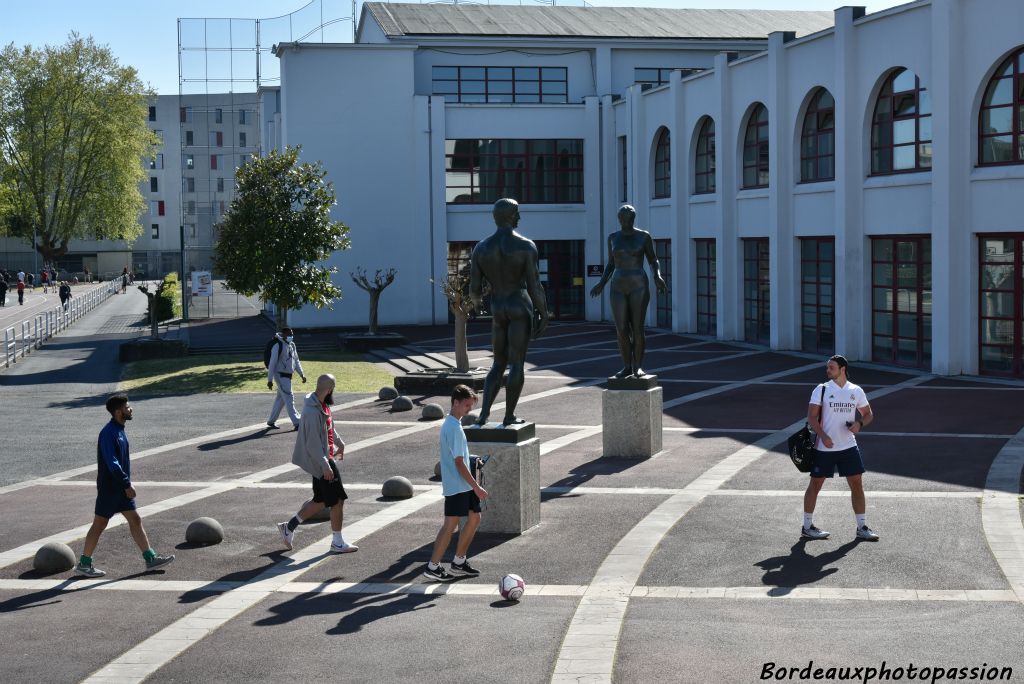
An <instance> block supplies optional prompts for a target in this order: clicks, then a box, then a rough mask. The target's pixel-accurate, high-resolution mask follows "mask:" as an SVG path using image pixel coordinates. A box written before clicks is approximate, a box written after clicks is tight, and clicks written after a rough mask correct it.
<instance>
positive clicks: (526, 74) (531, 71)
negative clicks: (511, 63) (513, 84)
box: [516, 67, 540, 81]
mask: <svg viewBox="0 0 1024 684" xmlns="http://www.w3.org/2000/svg"><path fill="white" fill-rule="evenodd" d="M520 79H523V80H528V81H529V80H532V81H536V80H539V79H540V70H539V69H538V68H537V67H516V80H517V81H518V80H520Z"/></svg>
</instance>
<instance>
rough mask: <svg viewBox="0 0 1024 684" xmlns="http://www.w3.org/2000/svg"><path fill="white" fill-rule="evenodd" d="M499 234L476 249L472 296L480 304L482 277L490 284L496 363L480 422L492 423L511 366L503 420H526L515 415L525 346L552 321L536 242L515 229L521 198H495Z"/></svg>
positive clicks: (487, 383) (506, 422)
mask: <svg viewBox="0 0 1024 684" xmlns="http://www.w3.org/2000/svg"><path fill="white" fill-rule="evenodd" d="M494 223H495V225H497V227H498V229H497V230H496V231H494V234H493V235H491V236H490V237H488V238H486V239H485V240H483V241H482V242H480V243H478V244H477V246H476V247H475V248H473V256H472V259H471V265H472V270H471V272H470V279H469V296H470V298H472V300H473V302H474V303H475V304H476V305H477V306H479V305H480V300H481V299H482V298H483V281H484V280H486V281H487V282H488V283H490V286H491V292H490V295H491V314H492V316H493V324H492V327H491V335H492V344H493V347H494V364H493V365H492V366H491V370H490V372H489V373H488V374H487V379H486V380H485V381H484V398H483V404H482V405H481V406H480V417H479V418H478V419H477V422H476V424H477V425H484V424H486V423H487V417H488V416H489V415H490V413H491V404H493V403H494V397H495V396H497V394H498V389H499V388H500V387H501V379H502V376H504V374H505V369H506V367H507V368H508V385H507V386H506V388H505V418H504V420H502V424H503V425H511V424H513V423H522V422H524V421H522V420H520V419H517V418H516V415H515V411H516V404H517V403H519V395H520V393H521V392H522V391H523V380H524V377H525V375H524V373H525V371H524V368H523V365H524V364H525V363H526V347H527V345H529V343H530V339H531V337H533V338H536V337H539V336H540V335H541V334H542V333H543V332H544V329H545V328H546V327H547V325H548V307H547V300H546V299H545V297H544V288H543V287H541V284H540V274H539V272H538V269H537V245H535V244H533V241H532V240H529V239H527V238H525V237H523V236H522V235H520V234H519V233H517V232H516V231H515V228H516V226H518V225H519V203H518V202H516V201H515V200H512V199H500V200H498V201H497V202H495V203H494Z"/></svg>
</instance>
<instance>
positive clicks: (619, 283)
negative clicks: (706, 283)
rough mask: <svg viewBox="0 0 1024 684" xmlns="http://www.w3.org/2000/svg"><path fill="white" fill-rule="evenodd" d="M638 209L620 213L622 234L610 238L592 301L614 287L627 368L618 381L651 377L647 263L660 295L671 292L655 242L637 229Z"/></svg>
mask: <svg viewBox="0 0 1024 684" xmlns="http://www.w3.org/2000/svg"><path fill="white" fill-rule="evenodd" d="M635 221H636V209H634V208H633V207H631V206H630V205H628V204H624V205H622V208H621V209H619V225H620V226H621V227H622V230H618V231H616V232H614V233H612V234H611V235H609V236H608V265H607V266H606V267H605V271H604V275H603V276H601V280H600V282H598V283H597V285H595V286H594V289H592V290H591V291H590V296H591V297H598V296H600V295H601V292H602V291H603V290H604V286H605V285H606V284H607V283H608V281H609V280H610V281H611V283H612V291H611V296H610V299H611V304H612V316H613V317H614V318H615V330H616V332H617V334H618V339H619V353H620V354H622V363H623V367H622V370H620V371H619V372H618V373H616V374H615V377H617V378H627V377H630V376H633V377H637V378H639V377H643V376H645V375H647V373H645V372H644V369H643V368H642V366H641V364H642V363H643V359H644V348H645V346H646V344H645V343H646V340H645V338H644V334H645V333H644V318H645V317H646V316H647V306H648V304H650V302H651V288H650V283H649V282H648V280H647V272H646V271H644V259H645V258H646V259H647V263H649V264H650V265H651V271H652V272H653V273H654V283H655V285H657V287H658V292H664V291H665V290H666V289H667V287H668V286H667V285H666V284H665V279H664V278H662V277H661V270H660V268H659V266H658V257H657V256H656V255H655V253H654V240H652V239H651V234H650V233H648V232H647V231H646V230H640V229H639V228H636V227H634V226H633V223H634V222H635Z"/></svg>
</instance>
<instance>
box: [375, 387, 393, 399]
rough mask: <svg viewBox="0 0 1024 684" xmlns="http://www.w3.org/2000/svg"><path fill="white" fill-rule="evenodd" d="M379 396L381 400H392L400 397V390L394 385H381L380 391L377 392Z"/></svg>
mask: <svg viewBox="0 0 1024 684" xmlns="http://www.w3.org/2000/svg"><path fill="white" fill-rule="evenodd" d="M377 398H378V399H380V400H381V401H391V400H392V399H397V398H398V390H396V389H395V388H394V387H381V388H380V392H377Z"/></svg>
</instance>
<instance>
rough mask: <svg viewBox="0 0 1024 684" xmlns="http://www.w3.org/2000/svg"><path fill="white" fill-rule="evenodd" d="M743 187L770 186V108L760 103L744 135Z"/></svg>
mask: <svg viewBox="0 0 1024 684" xmlns="http://www.w3.org/2000/svg"><path fill="white" fill-rule="evenodd" d="M743 187H744V188H767V187H768V108H767V107H765V106H764V105H763V104H758V105H757V106H756V107H754V109H753V110H752V111H751V112H750V117H749V118H748V119H747V130H746V133H745V134H744V136H743Z"/></svg>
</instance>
